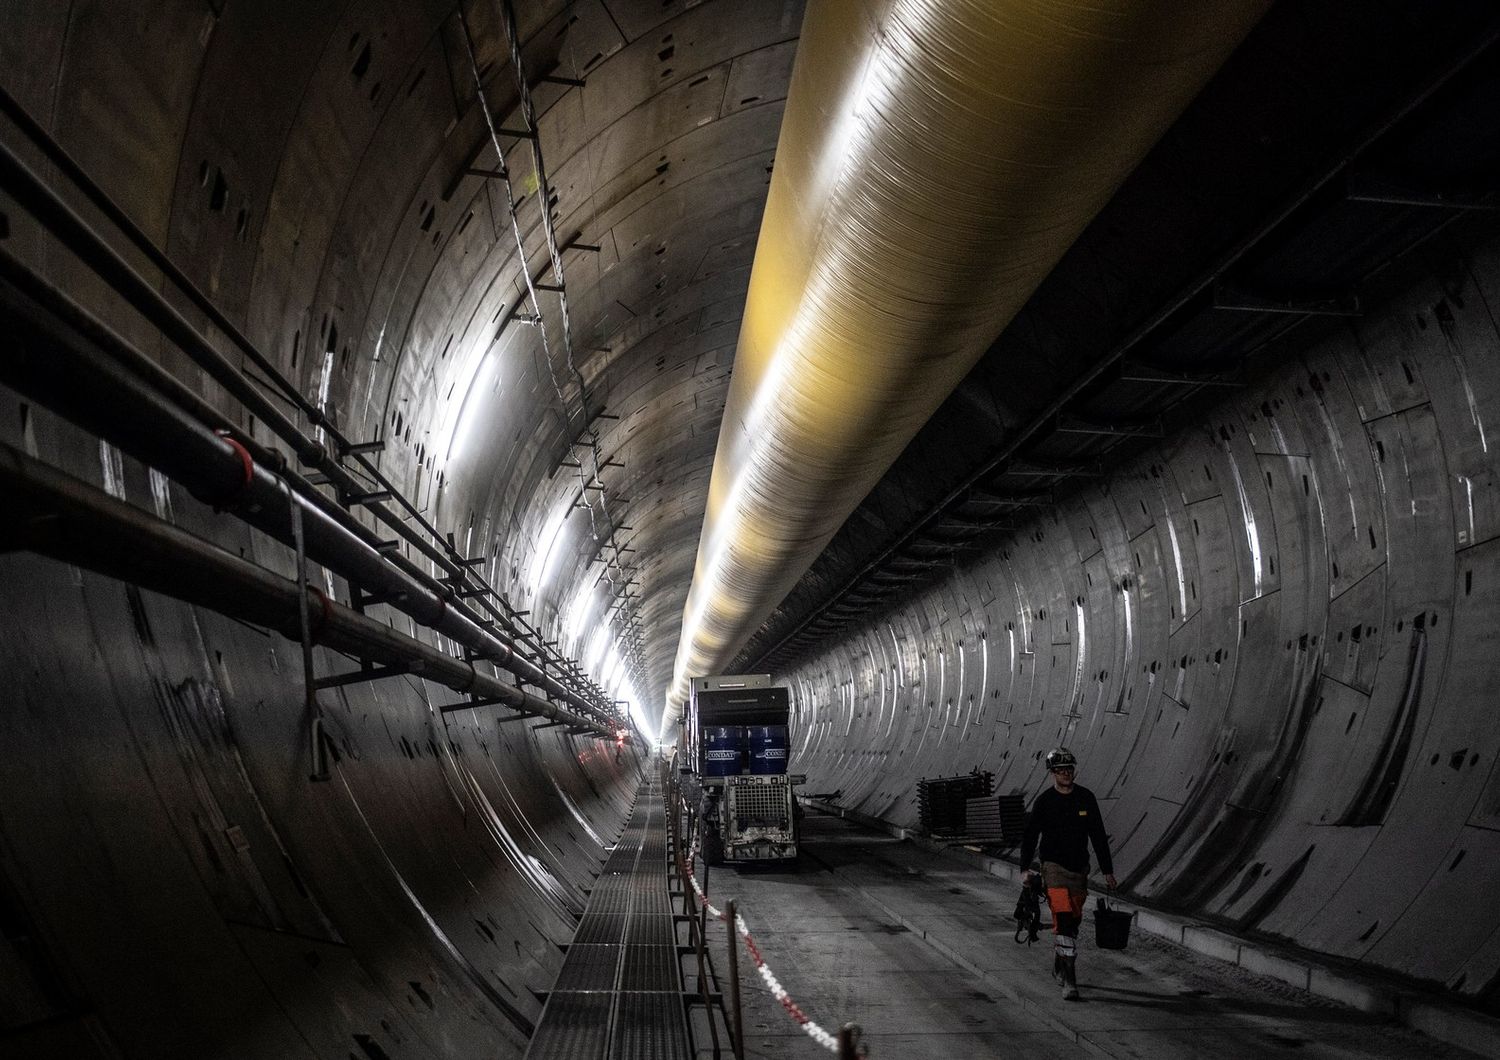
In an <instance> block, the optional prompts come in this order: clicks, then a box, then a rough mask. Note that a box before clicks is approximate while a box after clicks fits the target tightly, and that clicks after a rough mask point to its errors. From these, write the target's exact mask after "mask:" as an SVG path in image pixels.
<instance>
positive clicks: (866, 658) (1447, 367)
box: [791, 245, 1500, 998]
mask: <svg viewBox="0 0 1500 1060" xmlns="http://www.w3.org/2000/svg"><path fill="white" fill-rule="evenodd" d="M1497 278H1500V248H1497V247H1496V246H1494V245H1491V246H1489V247H1488V248H1487V249H1485V250H1483V251H1482V252H1480V253H1478V254H1477V255H1475V256H1473V257H1472V258H1471V259H1470V260H1465V261H1460V262H1457V263H1456V264H1454V265H1453V266H1452V267H1451V268H1446V269H1445V270H1444V271H1443V273H1442V275H1440V276H1436V277H1433V278H1432V279H1430V280H1428V281H1426V282H1424V283H1422V284H1421V285H1420V286H1418V287H1417V288H1416V289H1414V290H1413V291H1411V293H1410V294H1409V295H1407V296H1405V297H1404V298H1402V299H1400V300H1399V301H1397V302H1396V303H1395V304H1392V305H1390V306H1388V307H1387V308H1385V309H1383V310H1381V311H1380V312H1378V313H1375V314H1373V315H1371V316H1369V317H1367V318H1365V319H1362V320H1359V321H1356V322H1354V323H1352V324H1351V325H1350V326H1349V327H1348V328H1347V329H1346V330H1344V331H1342V332H1341V333H1339V334H1337V335H1336V336H1335V337H1332V338H1330V339H1328V340H1326V341H1324V342H1322V343H1321V344H1320V345H1318V346H1317V347H1316V348H1314V349H1311V350H1308V351H1306V352H1305V354H1304V355H1303V356H1301V357H1300V358H1298V359H1296V360H1294V361H1292V362H1291V363H1289V364H1287V365H1286V366H1285V367H1283V368H1282V369H1281V370H1279V371H1278V372H1276V373H1275V374H1274V376H1273V377H1272V378H1271V379H1269V381H1267V382H1265V383H1264V384H1262V385H1257V386H1255V387H1254V388H1252V389H1249V390H1246V391H1244V392H1242V393H1241V394H1240V395H1239V396H1237V397H1236V398H1235V399H1234V400H1232V401H1229V402H1227V403H1225V404H1224V405H1222V406H1221V407H1219V408H1218V409H1217V410H1216V411H1215V412H1213V413H1212V414H1211V415H1210V416H1209V418H1208V419H1207V421H1206V422H1205V423H1204V424H1203V425H1202V426H1201V427H1195V428H1193V429H1191V430H1187V431H1184V432H1182V433H1181V434H1179V435H1178V436H1176V437H1174V438H1172V439H1170V440H1169V441H1167V442H1165V443H1164V444H1162V445H1161V446H1160V447H1158V448H1157V449H1156V450H1155V451H1153V452H1150V453H1149V454H1147V455H1145V456H1143V457H1141V458H1140V459H1139V460H1137V461H1135V462H1134V463H1133V464H1131V465H1129V466H1127V467H1126V468H1124V469H1123V470H1121V471H1120V472H1119V473H1117V474H1115V475H1113V476H1112V477H1110V478H1109V479H1108V480H1107V481H1104V482H1103V483H1102V484H1100V485H1098V486H1097V487H1094V488H1091V489H1087V490H1084V491H1082V492H1080V493H1078V494H1076V495H1074V496H1073V497H1071V498H1070V499H1069V500H1068V501H1067V502H1066V503H1064V504H1062V505H1060V507H1059V508H1058V510H1057V511H1056V512H1055V513H1050V514H1048V515H1045V516H1043V517H1041V518H1040V519H1039V520H1037V521H1036V522H1035V523H1034V524H1032V525H1030V526H1029V527H1027V528H1026V529H1025V530H1024V531H1019V532H1017V533H1016V534H1015V535H1014V536H1013V538H1012V539H1011V540H1009V541H1008V542H1007V543H1006V544H1005V545H1004V547H1003V548H1002V549H1001V550H999V551H998V553H997V554H994V555H991V556H989V557H988V558H987V559H985V560H983V561H982V562H977V563H974V564H971V565H968V566H966V567H964V568H963V569H961V570H958V571H956V572H955V573H954V574H953V575H952V576H951V577H949V578H947V579H945V580H944V581H943V582H942V583H941V584H940V585H938V586H937V587H935V588H933V589H931V590H930V591H927V592H924V593H923V594H922V595H920V596H919V597H917V598H915V599H912V600H910V601H908V602H907V603H906V604H905V605H904V606H902V607H900V608H899V609H897V610H895V611H893V612H891V613H889V614H885V615H881V616H878V617H877V616H872V617H871V619H870V620H869V621H868V622H867V624H866V625H865V626H864V627H863V629H862V630H861V632H860V633H859V634H858V635H856V636H854V637H852V638H851V639H850V640H849V641H848V642H847V643H845V644H843V645H841V646H839V647H838V648H837V649H836V650H834V651H832V652H829V653H828V654H826V655H824V656H821V657H819V658H818V659H816V660H814V661H810V662H806V663H804V664H803V665H802V666H801V667H800V668H799V669H797V670H796V672H795V673H794V674H793V675H791V683H792V685H793V688H794V697H795V703H796V711H797V720H798V732H797V733H796V734H795V735H794V738H793V768H794V769H797V770H798V771H805V772H807V773H808V774H809V787H808V790H810V791H820V792H827V791H834V790H838V791H840V792H841V797H840V801H841V803H842V805H844V806H847V807H850V808H855V809H859V810H861V811H863V812H865V813H869V814H873V815H876V816H880V817H883V818H885V819H888V820H890V821H892V822H895V823H898V824H901V825H907V826H915V824H916V823H917V809H916V790H915V789H916V783H917V780H918V779H920V778H922V777H935V776H949V775H953V774H957V773H964V772H967V771H969V770H970V769H974V768H978V769H985V770H992V771H993V772H994V773H995V774H996V785H997V788H998V789H999V790H1001V791H1026V792H1034V791H1036V790H1038V789H1039V788H1040V786H1041V785H1042V784H1044V783H1045V775H1044V771H1043V769H1042V767H1041V765H1040V764H1039V762H1038V756H1039V755H1040V754H1041V753H1043V752H1045V751H1046V750H1047V749H1048V748H1049V747H1051V746H1053V745H1056V744H1059V743H1064V744H1068V745H1070V746H1071V747H1072V748H1073V750H1074V751H1076V752H1077V753H1078V756H1079V759H1080V762H1081V767H1080V783H1082V784H1084V785H1086V786H1088V787H1090V788H1092V789H1093V790H1094V791H1095V793H1096V794H1097V795H1098V796H1099V798H1100V802H1101V805H1102V806H1103V807H1104V811H1105V815H1106V820H1107V824H1108V827H1109V831H1110V833H1111V835H1112V837H1113V846H1114V850H1115V857H1116V864H1117V872H1118V875H1119V876H1120V877H1121V879H1122V882H1123V884H1124V886H1125V887H1127V888H1128V889H1129V890H1130V891H1132V892H1134V893H1135V894H1137V895H1139V896H1140V897H1142V898H1143V899H1146V900H1149V901H1153V902H1157V903H1160V904H1162V905H1164V906H1167V907H1169V908H1172V909H1177V910H1185V911H1188V912H1191V913H1195V914H1202V915H1207V916H1209V917H1212V918H1215V919H1218V920H1221V921H1223V922H1225V923H1227V924H1229V925H1232V926H1233V927H1235V928H1237V929H1240V930H1249V931H1256V932H1264V933H1267V934H1269V935H1274V936H1279V937H1283V938H1286V939H1288V940H1291V941H1292V942H1295V943H1297V944H1298V945H1301V946H1305V947H1309V948H1311V949H1314V950H1317V951H1321V952H1323V953H1327V954H1333V955H1336V956H1338V957H1344V958H1349V959H1353V960H1356V961H1360V962H1364V963H1367V964H1370V965H1377V966H1381V967H1383V968H1387V969H1390V970H1394V971H1396V972H1399V973H1402V974H1405V975H1410V976H1415V977H1419V978H1422V979H1428V980H1435V981H1439V982H1442V983H1445V984H1447V985H1448V986H1449V987H1451V988H1453V989H1455V990H1458V991H1461V992H1462V993H1464V994H1468V995H1475V996H1488V997H1491V998H1492V997H1493V995H1494V993H1495V986H1496V982H1497V974H1500V908H1497V907H1496V906H1495V904H1494V903H1493V902H1492V901H1490V900H1489V898H1488V897H1487V896H1493V895H1494V894H1495V893H1497V891H1500V771H1497V769H1496V755H1497V752H1500V725H1496V724H1495V712H1494V689H1495V687H1496V683H1497V681H1500V651H1497V638H1500V592H1497V590H1500V491H1497V479H1496V476H1497V471H1500V463H1497V461H1500V447H1497V443H1496V434H1497V430H1500V332H1497V327H1496V317H1495V306H1496V304H1497V295H1496V292H1497V290H1500V284H1497Z"/></svg>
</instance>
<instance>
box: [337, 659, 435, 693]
mask: <svg viewBox="0 0 1500 1060" xmlns="http://www.w3.org/2000/svg"><path fill="white" fill-rule="evenodd" d="M421 672H422V666H421V663H420V662H413V663H409V664H407V665H404V666H370V667H368V668H366V669H363V670H351V671H350V672H349V673H346V674H334V675H333V676H331V677H319V678H317V679H316V680H314V681H313V687H314V688H316V689H318V690H319V691H322V690H323V689H325V688H343V687H345V686H346V685H358V684H363V683H364V682H366V681H381V680H384V679H385V678H387V677H400V676H401V675H402V674H413V673H421Z"/></svg>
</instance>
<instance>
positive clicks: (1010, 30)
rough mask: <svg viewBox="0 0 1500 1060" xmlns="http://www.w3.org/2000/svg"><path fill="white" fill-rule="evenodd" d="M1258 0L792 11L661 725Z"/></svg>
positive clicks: (1249, 18) (1261, 5)
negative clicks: (750, 262)
mask: <svg viewBox="0 0 1500 1060" xmlns="http://www.w3.org/2000/svg"><path fill="white" fill-rule="evenodd" d="M1268 7H1269V2H1268V0H1088V2H1057V0H1054V2H1046V0H1030V2H1022V0H883V2H863V3H856V2H854V0H811V3H810V4H809V5H808V9H807V14H806V17H805V20H804V24H803V29H802V38H801V42H800V44H799V45H798V49H797V59H796V64H795V66H794V68H793V72H792V82H791V89H790V91H789V94H788V99H787V109H786V116H785V118H784V119H783V122H782V128H781V139H780V143H779V145H778V147H777V153H776V164H775V171H774V176H773V179H772V182H771V189H770V193H769V197H768V198H767V201H766V212H765V218H764V220H763V222H762V224H761V232H760V242H759V245H758V247H757V249H756V255H755V265H754V268H753V269H752V272H751V277H750V288H749V294H748V298H747V301H746V306H745V315H744V320H743V322H742V324H741V327H740V338H739V347H738V350H737V352H736V355H735V364H734V374H733V377H732V379H731V381H730V387H729V395H728V400H727V405H726V407H725V411H724V421H723V427H722V429H721V431H720V434H719V444H718V450H717V453H716V454H715V457H714V467H713V478H712V480H711V483H710V485H709V496H708V507H707V511H706V512H705V514H704V521H703V532H702V536H701V537H700V539H699V543H698V559H697V565H696V567H695V570H694V574H693V584H692V587H691V589H690V591H689V594H688V599H687V605H686V608H685V610H684V615H683V626H682V634H681V640H680V641H679V642H678V649H677V661H676V668H675V673H674V676H673V683H672V688H671V691H670V692H669V694H668V700H667V714H666V719H665V721H666V725H667V726H668V727H670V725H671V723H672V722H673V721H674V720H675V717H676V715H677V713H678V712H679V711H680V709H681V705H682V703H683V701H684V700H685V699H686V696H687V692H688V679H689V678H690V677H693V676H697V675H704V674H712V673H716V672H719V671H720V670H721V669H722V668H723V667H724V666H726V665H728V664H729V663H730V662H731V660H732V659H733V658H734V656H735V654H736V653H737V652H738V651H739V649H740V648H741V647H743V646H744V644H745V642H746V641H747V640H748V639H749V637H750V636H751V634H753V633H754V631H755V630H756V629H757V628H758V627H759V626H760V624H761V623H762V622H763V621H764V620H765V618H766V616H767V615H769V614H770V612H771V611H772V609H774V608H775V606H776V605H777V604H778V603H780V601H781V600H782V598H783V597H784V596H785V595H786V593H787V592H788V591H789V590H790V589H791V588H792V586H793V585H795V584H796V582H797V580H798V578H800V577H801V576H802V574H803V572H804V571H806V570H807V568H808V567H809V566H810V565H811V564H812V561H813V560H814V559H815V558H816V557H817V556H818V554H819V553H820V552H821V551H822V549H823V548H824V546H825V545H826V544H827V543H828V541H829V539H830V538H831V537H832V536H833V535H834V533H835V532H836V531H837V530H838V528H839V527H840V526H841V525H842V524H843V522H844V520H845V518H847V516H848V515H849V513H850V512H851V511H853V509H854V507H855V506H856V505H857V504H858V503H859V502H860V500H862V499H863V498H864V496H865V495H866V494H867V493H868V492H869V490H870V489H871V487H872V486H874V484H875V483H876V482H877V481H878V480H879V478H880V476H881V475H882V474H884V473H885V471H886V469H887V468H888V467H890V465H891V463H892V461H894V460H895V458H896V457H897V456H898V455H899V454H900V452H901V450H902V449H903V448H904V447H905V446H906V444H907V443H908V442H909V441H910V440H911V438H912V436H913V435H914V434H915V433H916V432H917V430H918V429H919V428H920V427H921V426H922V424H923V423H924V422H925V421H926V420H927V419H928V417H930V416H931V415H932V413H933V412H934V411H935V410H936V409H937V407H938V405H939V404H941V403H942V401H943V399H944V398H945V397H947V395H948V394H949V393H950V392H951V391H952V390H953V388H954V387H955V386H956V385H957V384H958V382H959V381H960V380H961V379H962V378H963V376H964V375H965V374H966V373H967V372H968V371H969V369H970V368H971V367H973V365H974V363H975V362H976V361H977V360H978V359H979V357H980V355H981V354H983V352H984V351H985V350H986V349H987V348H988V347H989V345H990V344H991V343H992V342H993V341H994V339H995V337H996V336H997V335H998V334H999V333H1000V331H1001V329H1003V328H1004V327H1005V325H1006V324H1007V323H1009V321H1010V320H1011V318H1012V317H1013V316H1015V314H1016V312H1017V311H1018V310H1019V309H1020V308H1021V306H1022V305H1023V304H1024V302H1025V301H1026V299H1027V298H1028V297H1030V295H1031V293H1032V292H1033V291H1034V290H1035V289H1036V287H1037V285H1038V284H1039V283H1040V282H1041V280H1042V279H1043V277H1045V276H1046V275H1047V273H1048V272H1049V271H1050V270H1051V269H1052V267H1053V265H1055V264H1056V263H1057V261H1058V259H1059V258H1060V257H1062V255H1063V253H1064V251H1066V250H1067V249H1068V247H1069V246H1070V245H1071V244H1072V242H1073V240H1074V239H1076V238H1077V236H1078V234H1079V233H1080V232H1081V231H1082V230H1083V228H1084V226H1085V225H1087V224H1088V222H1089V221H1090V220H1091V219H1092V218H1093V217H1094V216H1095V214H1097V213H1098V211H1099V210H1100V209H1101V208H1102V207H1103V206H1104V204H1105V203H1106V202H1107V201H1108V200H1109V198H1110V196H1111V195H1112V194H1113V193H1114V191H1115V189H1116V188H1117V187H1118V186H1119V185H1120V183H1121V181H1123V180H1124V179H1125V177H1126V176H1127V175H1128V174H1129V173H1130V172H1131V170H1132V169H1134V168H1135V166H1136V165H1137V163H1139V161H1140V160H1141V158H1142V157H1143V156H1144V155H1145V153H1146V152H1147V150H1149V149H1150V147H1151V146H1152V144H1154V143H1155V142H1156V141H1157V139H1158V138H1159V137H1160V136H1161V135H1162V133H1163V132H1165V130H1166V129H1167V127H1168V126H1169V125H1170V124H1171V122H1172V121H1173V120H1174V119H1175V118H1176V117H1177V115H1178V114H1179V113H1180V112H1181V111H1182V110H1183V108H1184V107H1186V106H1187V104H1188V103H1189V102H1190V101H1191V100H1192V98H1193V97H1194V95H1196V94H1197V92H1198V91H1199V89H1200V88H1202V86H1203V84H1204V83H1205V82H1206V81H1207V80H1208V79H1209V77H1210V76H1212V74H1213V73H1214V71H1215V70H1217V69H1218V68H1219V66H1220V65H1221V64H1222V63H1223V62H1224V60H1225V59H1226V57H1227V56H1228V55H1229V53H1230V52H1231V51H1232V50H1233V49H1234V47H1235V46H1236V45H1237V44H1238V43H1239V41H1240V40H1241V39H1242V38H1243V37H1244V36H1245V34H1246V33H1247V32H1248V31H1249V30H1250V28H1251V27H1252V26H1253V25H1254V24H1255V22H1256V20H1257V19H1258V18H1259V17H1260V15H1261V14H1262V13H1263V12H1264V11H1265V10H1266V9H1267V8H1268Z"/></svg>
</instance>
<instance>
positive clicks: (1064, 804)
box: [1021, 784, 1115, 876]
mask: <svg viewBox="0 0 1500 1060" xmlns="http://www.w3.org/2000/svg"><path fill="white" fill-rule="evenodd" d="M1038 836H1040V837H1041V840H1042V848H1041V852H1040V855H1041V859H1042V860H1043V861H1053V862H1056V863H1057V864H1059V865H1061V866H1062V867H1063V868H1065V869H1067V870H1068V871H1070V872H1082V873H1084V874H1085V875H1086V874H1087V873H1088V871H1089V849H1088V844H1089V843H1090V842H1091V841H1092V843H1093V844H1094V854H1095V856H1096V857H1098V859H1099V871H1100V872H1102V873H1104V874H1105V875H1106V876H1107V875H1110V874H1112V873H1113V872H1114V871H1115V866H1114V861H1113V860H1112V859H1111V858H1110V856H1109V836H1107V835H1105V834H1104V816H1103V814H1101V813H1100V812H1099V801H1098V800H1097V799H1095V798H1094V793H1093V792H1092V791H1090V790H1089V789H1088V788H1084V787H1080V786H1079V785H1077V784H1075V785H1073V790H1072V791H1070V792H1068V793H1067V794H1066V795H1064V794H1063V793H1062V792H1060V791H1058V790H1057V789H1056V788H1047V789H1046V790H1045V791H1043V792H1042V793H1041V794H1040V795H1038V796H1037V797H1036V800H1035V801H1034V802H1032V804H1031V813H1029V814H1028V815H1027V817H1026V832H1025V834H1024V835H1023V836H1022V838H1021V867H1022V868H1023V869H1024V868H1028V867H1030V865H1031V856H1032V854H1034V853H1037V837H1038Z"/></svg>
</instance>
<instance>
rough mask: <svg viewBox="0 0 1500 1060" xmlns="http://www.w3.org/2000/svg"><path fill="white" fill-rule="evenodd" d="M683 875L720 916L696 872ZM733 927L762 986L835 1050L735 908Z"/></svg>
mask: <svg viewBox="0 0 1500 1060" xmlns="http://www.w3.org/2000/svg"><path fill="white" fill-rule="evenodd" d="M693 853H694V854H695V855H696V854H697V853H698V851H697V848H696V847H695V848H694V850H693ZM686 875H687V878H688V882H689V883H691V884H692V885H693V893H694V894H696V895H697V896H698V904H699V905H701V906H703V908H704V909H706V910H708V915H709V916H711V917H713V918H714V919H715V920H724V919H725V916H724V911H723V910H722V909H719V908H717V907H716V906H715V905H714V904H713V903H712V902H710V901H709V900H708V895H706V894H704V893H703V888H702V887H700V886H698V877H697V874H696V873H693V872H688V873H687V874H686ZM734 930H735V933H736V934H737V935H739V936H740V938H742V939H744V940H745V949H746V950H747V951H748V952H749V954H750V959H751V960H752V961H754V962H755V970H756V971H757V972H759V973H760V977H761V980H762V981H763V982H764V983H765V984H766V989H767V990H769V991H771V996H772V997H774V998H775V999H776V1000H777V1001H779V1002H781V1007H782V1008H784V1009H786V1011H787V1014H788V1015H789V1016H791V1017H792V1019H794V1020H796V1021H797V1022H798V1024H800V1025H801V1027H802V1029H803V1030H804V1031H806V1032H807V1036H808V1037H809V1038H811V1039H812V1040H813V1041H815V1042H817V1043H818V1044H819V1045H821V1046H822V1047H823V1048H825V1049H827V1050H828V1051H829V1052H834V1053H836V1052H838V1049H839V1040H838V1039H837V1038H836V1037H834V1036H833V1035H832V1034H829V1033H828V1032H827V1031H826V1030H824V1029H823V1028H822V1027H820V1026H818V1024H817V1023H815V1022H814V1021H813V1019H812V1018H811V1017H810V1016H808V1014H807V1013H805V1012H803V1011H802V1009H801V1007H800V1006H799V1005H798V1004H797V1002H795V1001H793V1000H792V997H791V995H790V994H788V993H787V992H786V987H784V986H782V985H781V981H780V980H779V979H777V978H776V975H775V973H773V972H772V971H771V969H770V967H769V966H768V965H767V964H766V961H765V958H764V957H762V956H761V955H760V948H759V947H758V946H756V945H755V940H754V939H753V938H751V937H750V928H749V927H748V926H747V925H746V924H745V918H744V916H743V915H742V914H740V913H739V912H738V911H736V913H735V914H734Z"/></svg>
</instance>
